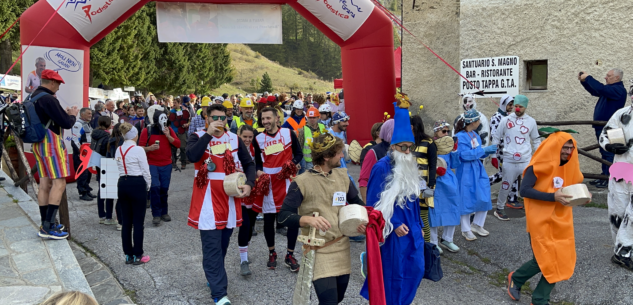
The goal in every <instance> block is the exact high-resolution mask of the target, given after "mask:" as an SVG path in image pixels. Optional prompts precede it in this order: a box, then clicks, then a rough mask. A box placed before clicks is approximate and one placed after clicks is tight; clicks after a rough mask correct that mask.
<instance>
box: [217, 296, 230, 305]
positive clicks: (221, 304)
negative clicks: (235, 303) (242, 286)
mask: <svg viewBox="0 0 633 305" xmlns="http://www.w3.org/2000/svg"><path fill="white" fill-rule="evenodd" d="M213 301H214V302H215V305H231V301H230V300H229V297H228V296H224V297H223V298H221V299H220V300H218V299H213Z"/></svg>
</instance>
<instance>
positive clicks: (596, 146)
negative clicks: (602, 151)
mask: <svg viewBox="0 0 633 305" xmlns="http://www.w3.org/2000/svg"><path fill="white" fill-rule="evenodd" d="M598 148H600V144H593V145H589V146H587V147H583V148H581V149H582V150H584V151H590V150H594V149H598Z"/></svg>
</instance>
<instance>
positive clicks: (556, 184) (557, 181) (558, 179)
mask: <svg viewBox="0 0 633 305" xmlns="http://www.w3.org/2000/svg"><path fill="white" fill-rule="evenodd" d="M561 187H563V178H561V177H554V188H557V189H559V188H561Z"/></svg>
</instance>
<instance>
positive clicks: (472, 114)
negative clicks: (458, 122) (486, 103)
mask: <svg viewBox="0 0 633 305" xmlns="http://www.w3.org/2000/svg"><path fill="white" fill-rule="evenodd" d="M479 118H480V115H479V111H477V110H475V109H470V110H468V111H466V112H464V122H465V123H466V124H470V123H474V122H477V121H479Z"/></svg>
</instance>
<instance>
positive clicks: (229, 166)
mask: <svg viewBox="0 0 633 305" xmlns="http://www.w3.org/2000/svg"><path fill="white" fill-rule="evenodd" d="M235 171H236V169H235V160H234V159H233V154H232V153H231V151H230V150H228V149H227V150H226V152H224V173H225V174H226V175H227V176H228V175H230V174H232V173H234V172H235Z"/></svg>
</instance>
